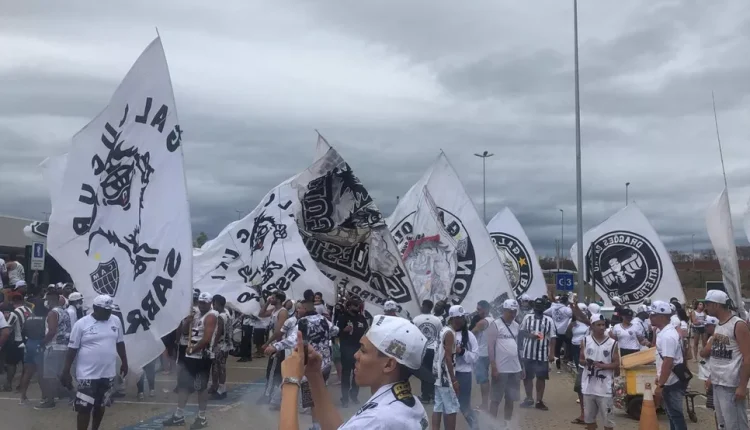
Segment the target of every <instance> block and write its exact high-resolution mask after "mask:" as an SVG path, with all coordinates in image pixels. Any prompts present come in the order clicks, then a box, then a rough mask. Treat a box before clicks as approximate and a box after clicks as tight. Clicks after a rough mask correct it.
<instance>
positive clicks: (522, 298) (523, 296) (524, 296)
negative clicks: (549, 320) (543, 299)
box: [518, 293, 532, 302]
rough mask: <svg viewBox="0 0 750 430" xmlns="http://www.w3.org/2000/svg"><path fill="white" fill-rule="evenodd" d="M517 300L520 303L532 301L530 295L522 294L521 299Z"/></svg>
mask: <svg viewBox="0 0 750 430" xmlns="http://www.w3.org/2000/svg"><path fill="white" fill-rule="evenodd" d="M518 300H520V301H522V302H530V301H531V300H532V298H531V296H530V295H528V294H526V293H524V294H521V297H519V298H518Z"/></svg>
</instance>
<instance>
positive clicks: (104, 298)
mask: <svg viewBox="0 0 750 430" xmlns="http://www.w3.org/2000/svg"><path fill="white" fill-rule="evenodd" d="M71 295H72V294H71ZM94 306H96V307H98V308H102V309H106V310H109V311H111V310H112V308H113V306H114V301H113V300H112V297H110V296H108V295H106V294H102V295H99V296H96V298H95V299H94Z"/></svg>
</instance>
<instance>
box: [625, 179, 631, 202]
mask: <svg viewBox="0 0 750 430" xmlns="http://www.w3.org/2000/svg"><path fill="white" fill-rule="evenodd" d="M629 186H630V182H625V206H627V205H628V187H629Z"/></svg>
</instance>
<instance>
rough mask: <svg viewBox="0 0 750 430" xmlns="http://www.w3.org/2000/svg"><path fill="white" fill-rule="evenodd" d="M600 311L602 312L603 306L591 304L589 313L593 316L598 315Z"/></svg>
mask: <svg viewBox="0 0 750 430" xmlns="http://www.w3.org/2000/svg"><path fill="white" fill-rule="evenodd" d="M600 310H602V308H601V306H599V305H597V304H596V303H589V312H590V313H591V314H592V315H593V314H598V313H599V311H600Z"/></svg>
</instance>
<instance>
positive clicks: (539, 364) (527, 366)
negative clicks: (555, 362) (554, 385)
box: [522, 360, 549, 381]
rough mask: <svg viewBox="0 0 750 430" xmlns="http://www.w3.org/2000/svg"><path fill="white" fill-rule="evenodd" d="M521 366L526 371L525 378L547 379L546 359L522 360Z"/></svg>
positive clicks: (547, 366) (547, 365)
mask: <svg viewBox="0 0 750 430" xmlns="http://www.w3.org/2000/svg"><path fill="white" fill-rule="evenodd" d="M522 365H523V368H524V370H525V371H526V380H527V381H530V380H532V379H534V378H536V379H541V380H545V381H546V380H547V379H549V363H547V362H546V361H537V360H524V362H523V364H522Z"/></svg>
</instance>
